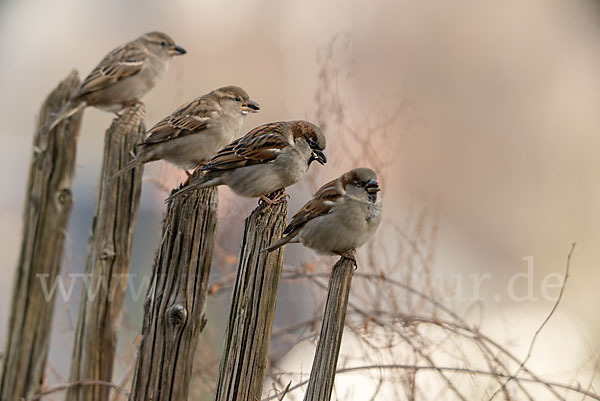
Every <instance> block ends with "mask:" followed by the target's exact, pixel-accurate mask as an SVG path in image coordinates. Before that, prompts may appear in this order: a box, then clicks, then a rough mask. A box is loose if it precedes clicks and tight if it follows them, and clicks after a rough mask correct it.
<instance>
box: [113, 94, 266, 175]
mask: <svg viewBox="0 0 600 401" xmlns="http://www.w3.org/2000/svg"><path fill="white" fill-rule="evenodd" d="M258 110H260V107H259V106H258V103H256V102H255V101H254V100H252V99H250V97H249V96H248V94H247V93H246V91H244V90H243V89H242V88H240V87H237V86H226V87H224V88H219V89H215V90H214V91H212V92H210V93H208V94H206V95H204V96H202V97H199V98H196V99H194V100H192V101H191V102H188V103H186V104H184V105H182V106H181V107H179V108H178V109H177V110H175V111H174V112H173V113H172V114H171V115H169V116H167V117H165V118H163V119H162V120H161V121H159V122H158V123H157V124H156V125H155V126H154V127H152V128H151V129H150V130H149V131H148V133H147V134H146V138H145V139H144V141H143V142H142V143H140V144H138V145H137V146H138V147H139V148H140V151H139V152H138V154H137V155H136V156H135V158H134V159H133V160H132V161H130V162H129V163H128V164H127V166H125V167H124V168H123V169H122V170H121V171H119V172H118V173H117V174H115V176H114V177H118V176H120V175H122V174H123V173H125V172H126V171H128V170H130V169H132V168H134V167H137V166H139V165H141V164H144V163H147V162H151V161H155V160H161V159H162V160H166V161H168V162H170V163H173V164H175V165H176V166H177V167H180V168H181V169H183V170H188V169H193V168H195V167H198V165H200V164H202V163H204V162H207V161H208V160H210V158H211V157H213V156H214V155H215V153H217V151H218V150H219V149H221V148H222V147H223V146H225V145H227V144H228V143H230V142H231V141H233V140H234V139H237V138H239V136H240V132H241V130H242V124H243V118H244V116H246V115H247V114H248V113H250V112H252V113H257V112H258ZM114 177H113V178H114Z"/></svg>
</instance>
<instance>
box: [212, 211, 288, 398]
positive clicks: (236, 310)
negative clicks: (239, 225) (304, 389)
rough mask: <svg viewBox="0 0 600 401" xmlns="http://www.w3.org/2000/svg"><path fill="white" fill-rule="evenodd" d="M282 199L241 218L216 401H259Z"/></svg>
mask: <svg viewBox="0 0 600 401" xmlns="http://www.w3.org/2000/svg"><path fill="white" fill-rule="evenodd" d="M286 222H287V201H284V202H282V203H279V204H276V205H260V206H258V207H257V208H256V209H255V210H254V211H253V212H252V214H250V216H249V217H248V218H247V219H246V224H245V230H244V237H243V241H242V249H241V251H240V260H239V265H238V272H237V277H236V280H235V286H234V290H233V299H232V302H231V310H230V312H229V322H228V324H227V329H226V332H225V344H224V347H223V354H222V356H221V364H220V367H219V378H218V381H217V393H216V397H215V400H217V401H225V400H227V401H234V400H235V401H249V400H260V398H261V393H262V387H263V379H264V375H265V370H266V367H267V355H268V352H269V341H270V340H271V328H272V326H273V317H274V313H275V303H276V301H277V289H278V287H279V278H280V276H281V267H282V265H283V248H280V249H278V250H277V251H274V252H270V253H269V252H261V251H262V250H263V249H265V248H266V247H268V246H269V245H270V244H271V243H272V242H273V241H275V240H277V239H279V238H281V235H282V233H283V230H284V228H285V225H286Z"/></svg>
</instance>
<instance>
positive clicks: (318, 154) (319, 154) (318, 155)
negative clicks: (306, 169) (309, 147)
mask: <svg viewBox="0 0 600 401" xmlns="http://www.w3.org/2000/svg"><path fill="white" fill-rule="evenodd" d="M313 160H316V161H318V162H319V163H321V164H322V165H325V163H327V155H326V154H325V151H324V150H313V152H312V154H311V155H310V161H311V162H312V161H313ZM309 164H310V163H309Z"/></svg>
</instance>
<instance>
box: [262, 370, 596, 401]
mask: <svg viewBox="0 0 600 401" xmlns="http://www.w3.org/2000/svg"><path fill="white" fill-rule="evenodd" d="M372 369H408V370H414V371H415V372H416V371H419V370H423V371H428V370H436V371H438V370H440V371H444V372H450V373H463V374H469V375H479V376H498V377H502V378H506V379H510V380H516V381H522V382H527V383H533V384H542V385H549V386H552V387H556V388H561V389H564V390H568V391H573V392H576V393H579V394H582V395H585V396H586V397H590V398H591V399H593V400H598V401H600V395H598V394H595V393H592V392H591V391H588V390H585V389H583V388H581V387H580V386H571V385H568V384H563V383H559V382H554V381H547V380H544V381H538V380H536V379H532V378H530V377H517V376H513V375H507V374H503V373H497V372H490V371H486V370H478V369H469V368H459V367H452V366H428V365H404V364H385V365H365V366H353V367H349V368H342V369H338V370H337V371H336V374H339V373H352V372H358V371H363V370H372ZM307 383H308V380H304V381H302V382H300V383H298V384H295V385H293V386H291V387H289V388H288V389H287V391H288V392H291V391H294V390H296V389H298V388H300V387H302V386H304V385H306V384H307ZM277 397H278V394H275V395H272V396H269V397H266V398H263V399H262V400H261V401H270V400H273V399H276V398H277Z"/></svg>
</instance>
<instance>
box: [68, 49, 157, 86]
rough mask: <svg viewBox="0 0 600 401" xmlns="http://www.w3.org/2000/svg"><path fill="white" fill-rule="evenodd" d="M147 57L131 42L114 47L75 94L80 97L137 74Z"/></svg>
mask: <svg viewBox="0 0 600 401" xmlns="http://www.w3.org/2000/svg"><path fill="white" fill-rule="evenodd" d="M147 58H148V55H147V54H146V53H145V52H144V51H143V50H141V49H140V48H138V47H137V46H135V45H133V44H131V43H127V44H125V45H123V46H121V47H118V48H116V49H114V50H113V51H111V52H110V53H108V54H107V55H106V56H105V57H104V58H103V59H102V61H101V62H100V64H98V65H97V66H96V68H94V69H93V70H92V72H90V74H89V75H88V76H87V77H86V78H85V79H84V81H83V82H82V83H81V86H80V87H79V92H78V94H77V95H78V96H79V97H81V96H83V95H86V94H89V93H91V92H96V91H98V90H101V89H104V88H106V87H108V86H110V85H112V84H114V83H115V82H118V81H120V80H122V79H125V78H128V77H131V76H132V75H135V74H138V73H139V72H140V71H141V70H142V66H143V65H144V63H145V62H146V60H147Z"/></svg>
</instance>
